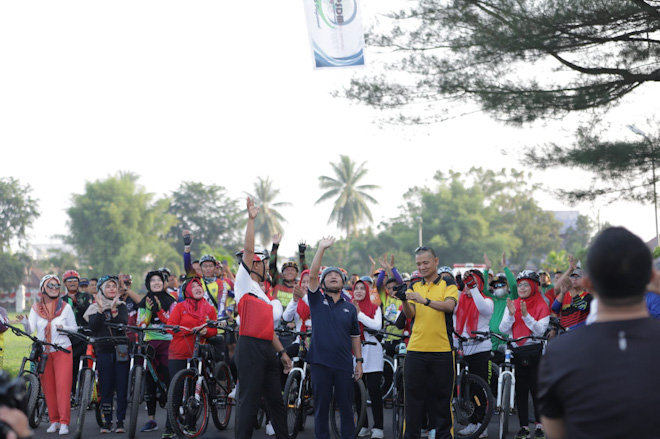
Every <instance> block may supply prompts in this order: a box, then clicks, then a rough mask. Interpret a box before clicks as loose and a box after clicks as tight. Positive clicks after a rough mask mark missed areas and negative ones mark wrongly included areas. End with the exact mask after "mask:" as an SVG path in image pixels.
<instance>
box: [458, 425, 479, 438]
mask: <svg viewBox="0 0 660 439" xmlns="http://www.w3.org/2000/svg"><path fill="white" fill-rule="evenodd" d="M477 428H479V427H477V424H468V425H467V427H465V428H464V429H462V430H461V431H459V432H458V435H459V436H469V435H471V434H472V433H474V432H475V431H477Z"/></svg>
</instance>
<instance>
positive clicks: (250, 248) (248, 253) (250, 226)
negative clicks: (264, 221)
mask: <svg viewBox="0 0 660 439" xmlns="http://www.w3.org/2000/svg"><path fill="white" fill-rule="evenodd" d="M247 211H248V222H247V227H246V228H245V243H244V244H243V263H244V264H245V266H246V267H252V261H253V260H254V219H255V218H256V217H257V215H258V214H259V208H258V207H257V206H255V205H254V201H253V200H252V198H250V197H248V198H247Z"/></svg>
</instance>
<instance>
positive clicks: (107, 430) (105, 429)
mask: <svg viewBox="0 0 660 439" xmlns="http://www.w3.org/2000/svg"><path fill="white" fill-rule="evenodd" d="M101 433H112V422H107V421H106V422H104V423H103V427H101Z"/></svg>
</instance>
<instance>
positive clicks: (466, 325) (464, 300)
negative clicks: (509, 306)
mask: <svg viewBox="0 0 660 439" xmlns="http://www.w3.org/2000/svg"><path fill="white" fill-rule="evenodd" d="M471 274H472V276H474V278H475V279H476V280H477V289H478V290H479V294H481V297H483V298H484V299H486V300H488V299H490V298H489V297H486V296H485V295H484V293H483V292H482V291H483V290H484V279H483V277H482V276H479V275H478V274H475V273H471ZM468 291H470V289H469V288H468V286H467V284H466V285H465V287H464V288H463V294H461V297H460V299H458V308H457V309H456V332H458V333H459V334H463V332H464V331H467V333H468V334H470V336H472V331H476V330H477V329H479V309H478V308H477V305H476V304H475V303H474V299H473V298H472V297H468V295H467V294H465V293H466V292H468ZM491 300H492V299H491Z"/></svg>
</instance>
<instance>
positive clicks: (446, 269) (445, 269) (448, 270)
mask: <svg viewBox="0 0 660 439" xmlns="http://www.w3.org/2000/svg"><path fill="white" fill-rule="evenodd" d="M442 273H449V274H451V275H452V276H453V275H454V270H453V269H452V268H451V267H448V266H446V265H443V266H442V267H440V268H438V274H442Z"/></svg>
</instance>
